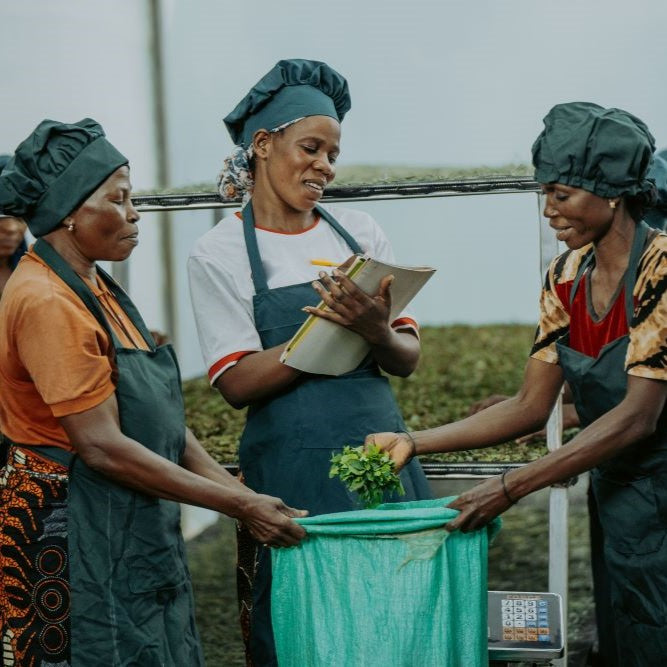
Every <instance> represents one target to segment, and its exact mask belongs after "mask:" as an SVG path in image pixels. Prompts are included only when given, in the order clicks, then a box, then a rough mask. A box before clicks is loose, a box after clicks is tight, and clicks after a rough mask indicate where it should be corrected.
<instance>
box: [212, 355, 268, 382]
mask: <svg viewBox="0 0 667 667" xmlns="http://www.w3.org/2000/svg"><path fill="white" fill-rule="evenodd" d="M255 352H257V350H243V351H241V352H232V354H228V355H226V356H224V357H223V358H222V359H220V360H218V361H216V362H215V363H214V364H213V365H212V366H211V367H210V368H209V369H208V381H209V382H210V383H211V384H213V383H214V382H215V381H216V380H217V379H218V378H219V377H220V376H221V375H222V374H223V373H224V372H225V371H226V370H228V369H230V368H231V367H232V366H235V365H236V364H237V363H238V362H239V360H240V359H242V358H243V357H245V356H246V354H254V353H255Z"/></svg>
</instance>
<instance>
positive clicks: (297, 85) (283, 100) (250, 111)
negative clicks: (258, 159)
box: [224, 58, 351, 148]
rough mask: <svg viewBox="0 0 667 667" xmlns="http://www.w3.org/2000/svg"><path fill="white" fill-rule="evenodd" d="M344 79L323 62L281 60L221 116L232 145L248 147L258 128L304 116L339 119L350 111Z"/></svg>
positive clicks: (276, 124) (296, 59)
mask: <svg viewBox="0 0 667 667" xmlns="http://www.w3.org/2000/svg"><path fill="white" fill-rule="evenodd" d="M350 106H351V103H350V92H349V89H348V86H347V81H346V80H345V78H344V77H342V76H341V75H340V74H339V73H338V72H336V71H335V70H334V69H332V68H331V67H329V65H327V64H326V63H322V62H318V61H316V60H302V59H299V58H293V59H290V60H280V61H279V62H278V63H276V65H275V66H274V67H273V68H272V69H271V70H270V71H269V72H267V73H266V74H265V75H264V76H263V77H262V78H261V79H260V80H259V81H258V82H257V83H256V84H255V85H254V86H253V87H252V88H251V89H250V91H249V92H248V94H247V95H246V96H245V97H244V98H243V99H242V100H241V101H240V102H239V103H238V104H237V105H236V107H235V109H234V110H233V111H232V112H231V113H230V114H229V115H228V116H227V117H226V118H225V119H224V121H225V125H226V126H227V129H228V130H229V134H230V135H231V137H232V140H233V141H234V143H235V144H238V145H241V146H243V147H244V148H248V146H250V144H251V143H252V137H253V135H254V134H255V132H257V130H260V129H264V130H272V129H274V128H276V127H279V126H280V125H283V124H284V123H288V122H289V121H291V120H295V119H297V118H302V117H305V116H330V117H331V118H335V119H336V120H337V121H339V122H340V121H342V120H343V117H344V116H345V114H346V113H347V112H348V111H349V110H350Z"/></svg>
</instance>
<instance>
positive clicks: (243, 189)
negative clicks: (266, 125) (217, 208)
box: [218, 117, 303, 206]
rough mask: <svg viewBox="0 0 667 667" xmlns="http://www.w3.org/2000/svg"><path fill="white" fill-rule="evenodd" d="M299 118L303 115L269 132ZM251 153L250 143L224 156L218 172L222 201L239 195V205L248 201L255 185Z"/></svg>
mask: <svg viewBox="0 0 667 667" xmlns="http://www.w3.org/2000/svg"><path fill="white" fill-rule="evenodd" d="M300 120H303V117H301V118H295V119H294V120H290V121H288V122H287V123H283V124H282V125H279V126H278V127H274V128H273V129H271V130H269V132H271V133H275V132H280V131H281V130H284V129H285V128H287V127H289V126H290V125H294V123H298V122H299V121H300ZM253 155H254V150H253V147H252V144H251V145H250V147H249V148H243V146H236V147H235V148H234V150H233V151H232V154H231V155H230V156H229V157H226V158H225V161H224V162H223V163H222V169H221V170H220V173H219V174H218V192H219V193H220V198H221V199H222V201H235V200H237V199H238V198H239V197H241V198H242V199H241V206H245V205H246V204H247V203H248V200H249V199H250V197H251V196H252V191H253V189H254V187H255V178H254V176H253V173H252V168H251V166H250V163H251V160H252V157H253Z"/></svg>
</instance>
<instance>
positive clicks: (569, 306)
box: [367, 102, 667, 667]
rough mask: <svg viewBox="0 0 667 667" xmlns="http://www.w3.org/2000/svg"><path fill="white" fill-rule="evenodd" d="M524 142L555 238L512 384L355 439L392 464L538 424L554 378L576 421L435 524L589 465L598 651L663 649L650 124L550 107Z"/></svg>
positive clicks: (662, 357)
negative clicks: (607, 617)
mask: <svg viewBox="0 0 667 667" xmlns="http://www.w3.org/2000/svg"><path fill="white" fill-rule="evenodd" d="M544 122H545V129H544V130H543V132H542V133H541V134H540V136H539V137H538V138H537V140H536V142H535V144H534V145H533V163H534V165H535V167H536V173H535V177H536V179H537V180H538V181H539V182H540V183H541V184H542V188H543V190H544V193H545V194H546V206H545V211H544V213H545V215H546V216H547V217H548V218H549V219H550V224H551V226H552V227H553V229H554V230H555V231H556V233H557V236H558V239H559V240H560V241H562V242H564V243H565V244H566V245H567V247H568V250H567V251H566V252H565V253H563V254H562V255H560V256H559V257H557V258H556V259H555V260H554V261H553V262H552V264H551V266H550V267H549V270H548V272H547V276H546V279H545V283H544V288H543V290H542V298H541V314H540V323H539V326H538V329H537V334H536V338H535V344H534V346H533V349H532V352H531V356H530V359H529V360H528V364H527V366H526V371H525V375H524V382H523V385H522V387H521V389H520V390H519V392H518V393H517V395H516V396H514V397H512V398H510V399H508V400H506V401H503V402H502V403H499V404H497V405H494V406H492V407H490V408H488V409H486V410H482V411H481V412H478V413H476V414H474V415H472V416H470V417H468V418H466V419H464V420H462V421H459V422H456V423H452V424H447V425H445V426H441V427H439V428H435V429H431V430H428V431H420V432H416V433H412V434H411V437H408V436H406V435H405V434H404V435H401V434H388V433H385V434H375V435H371V436H369V437H368V438H367V441H368V442H373V441H374V442H376V443H377V444H378V445H380V447H382V448H383V449H387V450H388V451H389V452H390V454H391V456H392V458H393V459H394V460H395V461H396V462H397V463H398V464H399V465H402V464H403V463H404V462H405V461H407V460H409V459H410V458H411V457H412V456H414V455H415V454H423V453H427V452H435V451H439V452H448V451H455V450H460V449H473V448H479V447H486V446H489V445H494V444H497V443H500V442H505V441H507V440H510V439H513V438H516V437H519V436H521V435H524V434H526V433H530V432H533V431H535V430H538V429H540V428H542V427H543V426H544V424H545V422H546V420H547V417H548V415H549V413H550V411H551V409H552V407H553V405H554V402H555V400H556V398H557V396H558V394H559V392H560V390H561V387H562V385H563V381H564V380H566V381H567V382H568V384H569V386H570V389H571V391H572V394H573V399H574V405H575V407H576V410H577V414H578V416H579V419H580V421H581V425H582V427H583V428H582V430H581V431H580V432H579V434H578V435H577V436H576V437H575V438H574V439H572V440H571V441H570V442H569V443H568V444H567V445H566V446H564V447H562V448H560V449H559V450H557V451H555V452H551V453H550V454H548V455H547V456H545V457H543V458H542V459H540V460H538V461H534V462H532V463H530V464H528V465H526V466H524V467H523V468H521V469H519V470H513V471H511V472H508V473H506V474H503V475H502V476H501V477H495V478H492V479H490V480H488V481H486V482H483V483H482V484H480V485H478V486H476V487H474V488H473V489H471V490H470V491H467V492H466V493H463V494H462V495H461V496H459V497H458V498H457V499H456V500H455V501H454V502H453V503H451V505H450V506H451V507H454V508H455V509H459V510H461V512H460V514H459V516H458V517H457V518H456V519H454V520H453V521H452V522H451V523H450V524H449V525H448V528H449V529H451V530H456V529H461V530H463V531H468V530H473V529H476V528H479V527H481V526H483V525H485V524H486V523H487V522H488V521H490V520H491V519H492V518H494V517H495V516H497V515H498V514H500V513H501V512H504V511H505V510H506V509H507V508H508V507H510V505H512V504H513V503H514V502H516V501H517V500H518V499H519V498H522V497H523V496H525V495H527V494H529V493H532V492H533V491H536V490H538V489H541V488H544V487H546V486H549V485H551V484H554V483H556V482H559V481H561V480H564V479H567V478H570V477H573V476H574V475H577V474H579V473H581V472H584V471H586V470H591V483H592V487H593V492H594V494H595V499H596V504H597V507H598V510H599V515H600V523H601V526H602V530H603V534H604V549H603V554H602V556H603V558H604V564H605V566H606V569H607V572H608V576H609V582H610V589H611V606H612V609H611V614H612V617H613V619H612V620H613V630H612V632H613V638H612V639H615V641H616V646H615V647H614V650H612V651H611V653H612V655H611V657H608V658H607V662H606V663H605V664H611V665H614V664H618V665H622V666H623V667H631V666H633V665H636V666H639V665H644V666H645V665H657V664H662V662H663V661H664V656H665V655H667V606H665V600H667V411H666V410H665V401H666V399H667V235H665V234H664V233H660V232H658V231H657V230H655V229H651V228H650V227H649V226H648V225H647V224H646V223H645V222H644V221H643V220H642V217H643V213H644V208H645V207H646V205H647V204H651V203H652V201H653V198H654V187H655V184H654V183H653V182H651V181H649V180H648V179H647V178H646V175H647V170H648V169H649V166H650V164H651V159H652V154H653V150H654V142H653V137H652V136H651V134H650V132H649V131H648V129H647V128H646V126H645V125H644V123H642V121H640V120H639V119H638V118H636V117H634V116H632V115H631V114H629V113H627V112H625V111H622V110H620V109H603V108H602V107H599V106H598V105H596V104H590V103H585V102H573V103H569V104H561V105H557V106H556V107H554V108H553V109H552V110H551V111H550V112H549V114H548V115H547V116H546V117H545V119H544Z"/></svg>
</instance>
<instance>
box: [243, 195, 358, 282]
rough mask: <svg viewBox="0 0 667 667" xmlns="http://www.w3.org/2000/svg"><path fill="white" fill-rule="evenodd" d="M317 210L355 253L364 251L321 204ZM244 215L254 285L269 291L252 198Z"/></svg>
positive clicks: (245, 234) (244, 210) (246, 241)
mask: <svg viewBox="0 0 667 667" xmlns="http://www.w3.org/2000/svg"><path fill="white" fill-rule="evenodd" d="M315 210H316V211H317V212H318V213H319V215H320V216H321V217H322V218H324V219H325V220H326V221H327V222H328V223H329V224H330V225H331V227H332V228H333V229H334V230H335V231H336V232H337V233H338V234H340V236H341V237H342V238H343V240H344V241H345V243H347V244H348V245H349V246H350V249H351V250H352V252H353V253H354V254H355V255H356V254H362V253H363V250H362V249H361V246H360V245H359V244H358V243H357V242H356V241H355V239H354V237H353V236H352V235H351V234H350V233H349V232H348V231H347V230H345V229H344V228H343V226H342V225H341V224H340V223H339V222H338V220H336V218H334V217H333V216H332V215H331V213H329V211H327V210H325V209H324V208H322V207H321V206H315ZM242 216H243V236H244V237H245V245H246V249H247V251H248V259H249V260H250V272H251V274H252V282H253V285H254V286H255V293H256V294H259V293H260V292H268V291H269V284H268V281H267V280H266V272H265V271H264V266H263V265H262V257H261V255H260V253H259V246H258V244H257V232H256V231H255V214H254V212H253V210H252V199H251V200H250V201H249V202H248V203H247V204H246V205H245V206H244V207H243V211H242Z"/></svg>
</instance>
